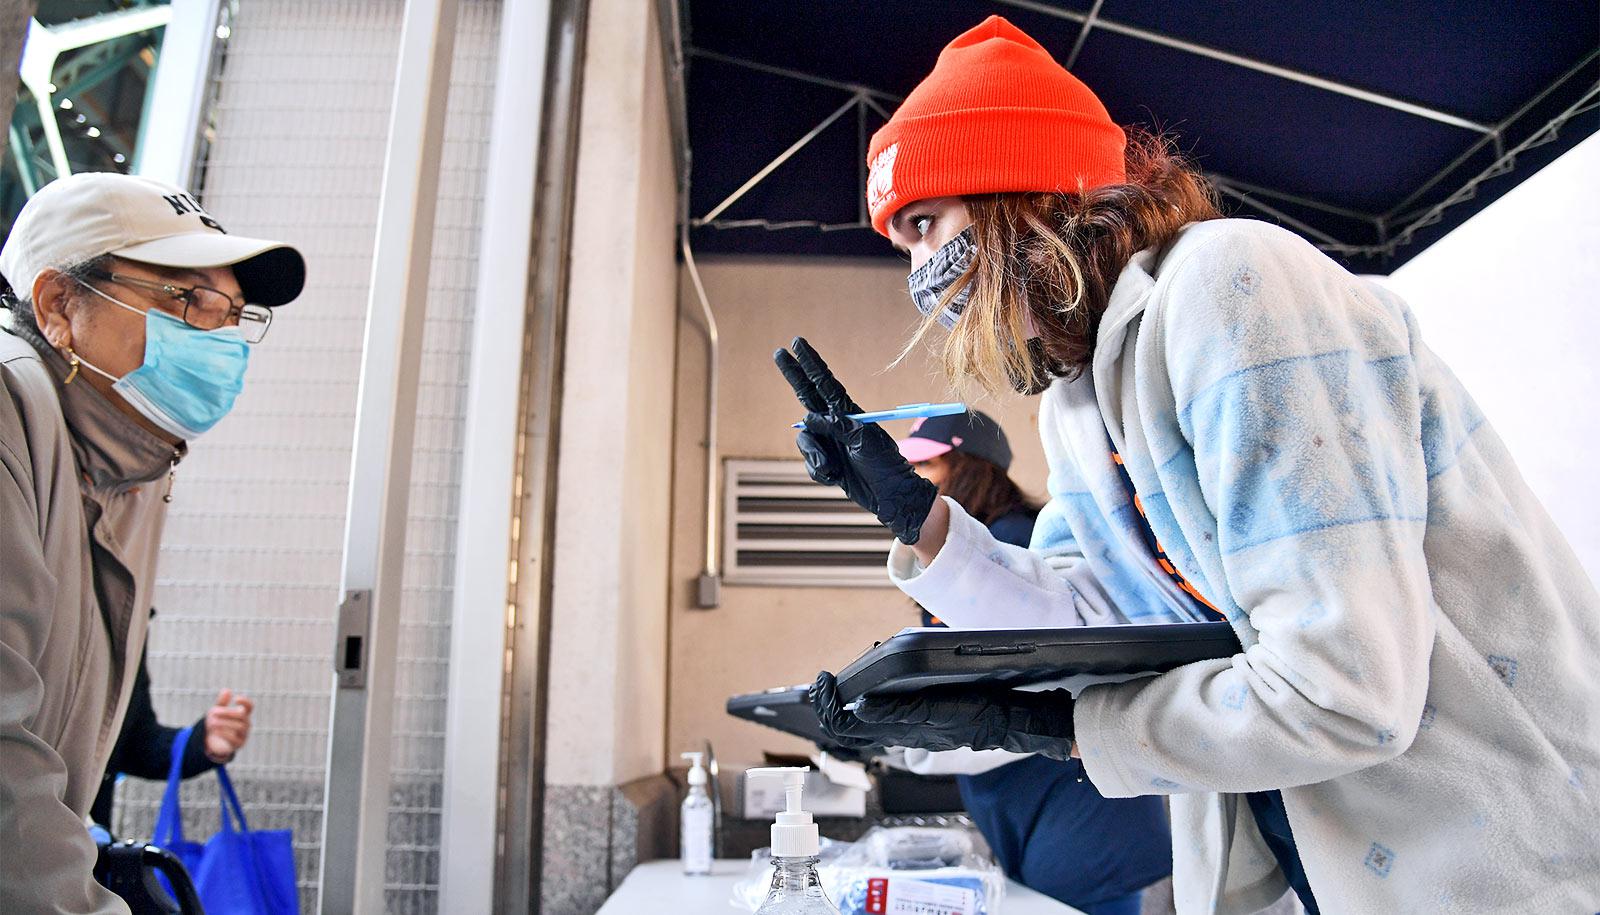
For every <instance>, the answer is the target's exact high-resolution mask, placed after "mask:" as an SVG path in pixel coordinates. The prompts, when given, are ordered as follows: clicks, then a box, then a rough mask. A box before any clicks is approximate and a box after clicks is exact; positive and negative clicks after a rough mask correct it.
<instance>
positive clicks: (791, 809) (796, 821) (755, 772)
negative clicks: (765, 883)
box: [745, 766, 820, 858]
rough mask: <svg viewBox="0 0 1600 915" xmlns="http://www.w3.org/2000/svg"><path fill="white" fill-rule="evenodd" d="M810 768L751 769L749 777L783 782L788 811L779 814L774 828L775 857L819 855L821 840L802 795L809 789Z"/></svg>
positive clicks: (746, 774) (785, 803) (784, 798)
mask: <svg viewBox="0 0 1600 915" xmlns="http://www.w3.org/2000/svg"><path fill="white" fill-rule="evenodd" d="M810 771H811V767H809V766H768V767H765V768H760V769H750V770H748V771H746V772H745V778H747V779H750V778H781V779H783V804H784V811H783V812H782V813H780V814H778V817H777V820H778V821H777V822H776V823H774V824H773V826H772V854H773V856H774V857H779V858H790V857H800V858H804V857H811V856H815V855H816V854H817V850H818V847H819V841H820V840H819V837H818V833H817V824H816V821H814V820H813V819H812V818H811V814H810V813H807V812H806V809H805V807H804V802H803V799H802V794H803V792H804V791H805V788H806V773H807V772H810Z"/></svg>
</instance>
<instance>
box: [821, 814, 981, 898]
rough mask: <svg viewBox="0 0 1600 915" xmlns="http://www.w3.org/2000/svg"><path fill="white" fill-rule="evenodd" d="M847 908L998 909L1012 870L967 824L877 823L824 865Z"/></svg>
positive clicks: (828, 882)
mask: <svg viewBox="0 0 1600 915" xmlns="http://www.w3.org/2000/svg"><path fill="white" fill-rule="evenodd" d="M818 871H819V873H820V876H821V877H822V884H823V886H824V888H826V890H827V892H828V898H829V899H831V900H833V902H834V903H835V904H836V905H838V907H839V912H840V915H878V913H882V915H913V913H914V915H994V913H997V912H999V911H1000V906H1001V903H1002V902H1003V901H1004V900H1005V893H1006V878H1005V874H1003V873H1002V872H1001V871H1000V868H999V865H997V864H996V863H995V860H994V857H993V856H992V855H991V854H990V853H989V848H988V846H987V845H985V844H984V842H983V838H982V836H980V835H979V834H978V833H977V832H976V831H975V830H972V829H967V828H962V827H953V826H950V827H934V826H893V827H882V826H879V827H874V828H873V829H870V830H868V831H867V834H866V835H864V836H862V837H861V838H860V839H859V840H858V841H856V842H852V843H850V844H849V845H848V846H846V847H845V848H844V850H843V851H842V852H841V853H839V854H838V855H837V856H835V857H833V858H832V859H831V860H830V861H829V862H828V867H827V868H818Z"/></svg>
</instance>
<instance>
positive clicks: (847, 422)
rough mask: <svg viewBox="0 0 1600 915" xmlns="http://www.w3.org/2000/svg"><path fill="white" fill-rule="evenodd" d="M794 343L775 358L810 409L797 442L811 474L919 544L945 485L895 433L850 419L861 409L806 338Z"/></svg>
mask: <svg viewBox="0 0 1600 915" xmlns="http://www.w3.org/2000/svg"><path fill="white" fill-rule="evenodd" d="M791 346H792V348H793V349H794V353H793V354H790V352H789V351H788V350H783V349H780V350H778V351H777V352H775V353H773V354H772V358H773V361H775V362H777V363H778V370H779V371H781V372H783V377H784V379H785V380H787V381H788V382H789V386H790V387H792V388H794V393H795V396H796V397H798V398H800V405H801V406H803V407H805V408H806V418H805V429H804V430H802V431H801V432H800V434H799V435H797V436H795V444H797V445H798V446H800V453H801V454H802V455H803V456H804V457H805V459H806V471H807V472H808V473H810V474H811V479H813V480H816V481H817V482H818V483H823V484H826V485H828V486H837V487H839V488H840V489H843V490H844V494H845V495H847V496H849V497H850V500H851V501H852V502H854V503H856V504H857V505H859V506H861V507H862V508H864V509H866V510H867V511H869V512H871V513H872V514H873V515H874V516H876V517H877V519H878V520H879V521H881V522H883V523H884V524H886V525H888V527H889V530H891V531H893V532H894V535H895V537H897V538H899V540H900V542H901V543H916V542H917V539H918V538H919V537H921V536H922V522H924V521H926V520H927V518H928V512H929V510H931V509H932V508H933V501H934V500H935V499H937V498H938V497H939V488H938V487H937V486H934V485H933V484H932V483H930V482H929V481H928V480H927V479H925V478H923V477H920V476H918V475H917V472H916V471H915V470H913V469H911V464H910V463H909V462H907V461H906V459H905V458H904V457H903V456H901V454H900V449H899V447H898V446H897V445H895V441H894V439H893V438H891V437H890V436H889V433H887V432H885V431H883V429H882V428H880V427H879V426H878V425H877V424H876V423H868V424H863V423H859V422H856V421H855V420H853V419H850V418H849V416H848V414H850V413H860V412H862V411H861V408H860V407H859V406H856V402H855V401H853V400H851V399H850V395H849V394H847V393H845V389H844V385H842V384H840V383H839V379H837V378H835V377H833V372H832V371H830V370H829V368H828V364H827V363H826V362H823V361H822V357H821V356H819V355H817V351H816V350H814V349H812V348H811V344H809V343H807V342H806V341H805V338H804V337H795V338H794V343H793V344H791Z"/></svg>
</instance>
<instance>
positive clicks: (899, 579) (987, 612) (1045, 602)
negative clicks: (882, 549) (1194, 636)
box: [889, 497, 1126, 629]
mask: <svg viewBox="0 0 1600 915" xmlns="http://www.w3.org/2000/svg"><path fill="white" fill-rule="evenodd" d="M944 501H945V504H946V505H947V506H948V507H949V508H950V533H949V535H948V536H947V537H946V539H945V542H944V546H943V547H941V548H940V549H939V552H938V554H937V555H935V556H934V557H933V562H931V563H929V564H928V565H927V567H925V568H924V567H923V566H922V565H921V564H920V563H918V562H917V558H916V554H915V553H914V552H912V549H911V547H909V546H906V545H905V544H903V543H900V542H899V541H895V544H894V547H893V548H892V549H890V551H889V579H890V580H891V581H893V582H894V583H895V585H896V586H897V587H899V588H900V590H901V591H904V592H905V593H906V594H907V596H909V597H910V598H911V599H912V600H915V601H916V602H917V603H919V604H921V605H922V606H923V608H925V609H926V610H927V611H928V612H929V613H932V614H933V615H934V616H936V617H938V618H939V619H940V620H942V621H944V622H945V623H948V624H949V625H951V626H954V627H956V628H962V629H1052V628H1062V627H1066V626H1109V625H1115V624H1117V623H1122V622H1126V620H1125V619H1124V618H1123V617H1122V615H1121V614H1119V613H1118V612H1117V611H1116V609H1115V608H1114V607H1113V606H1112V604H1111V599H1110V598H1109V597H1107V596H1106V593H1105V591H1104V590H1103V589H1102V588H1101V587H1100V584H1099V582H1098V581H1096V580H1095V577H1094V574H1093V573H1092V572H1091V571H1090V570H1089V566H1088V564H1087V563H1086V562H1085V561H1084V559H1083V557H1082V556H1081V555H1079V554H1078V553H1077V552H1075V551H1071V550H1060V551H1056V552H1054V553H1050V554H1044V553H1038V552H1034V551H1032V550H1029V549H1025V548H1023V547H1019V546H1013V545H1011V544H1009V543H1003V542H1001V541H999V540H996V539H995V537H994V535H993V534H990V533H989V529H988V528H986V527H984V526H983V524H981V523H980V522H979V521H977V520H976V519H974V518H973V517H972V516H971V515H968V514H967V513H966V512H965V511H963V510H962V508H961V506H960V505H957V504H956V503H955V501H954V500H952V499H950V498H948V497H946V498H945V500H944Z"/></svg>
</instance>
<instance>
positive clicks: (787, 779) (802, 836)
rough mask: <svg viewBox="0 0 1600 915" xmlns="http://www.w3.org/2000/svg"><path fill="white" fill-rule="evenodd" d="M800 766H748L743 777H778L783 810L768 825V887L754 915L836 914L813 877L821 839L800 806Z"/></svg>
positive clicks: (802, 773) (803, 772)
mask: <svg viewBox="0 0 1600 915" xmlns="http://www.w3.org/2000/svg"><path fill="white" fill-rule="evenodd" d="M807 771H809V770H808V769H807V768H806V767H804V766H799V767H789V766H782V767H772V768H766V769H751V770H750V771H749V772H746V773H745V778H782V779H783V795H784V808H785V809H784V811H783V812H782V813H780V814H778V821H777V822H776V823H774V824H773V825H772V888H771V889H769V890H767V901H766V902H763V903H762V904H761V908H759V909H756V915H839V910H838V909H836V908H834V906H833V903H831V902H829V901H828V895H827V894H826V893H824V892H823V891H822V881H821V880H820V879H818V877H817V852H818V851H819V850H820V849H821V847H822V840H821V839H820V838H819V836H818V834H817V824H816V823H815V822H813V821H812V819H811V814H809V813H807V812H806V811H805V810H804V809H802V804H801V793H802V792H803V791H804V790H805V786H806V772H807Z"/></svg>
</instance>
